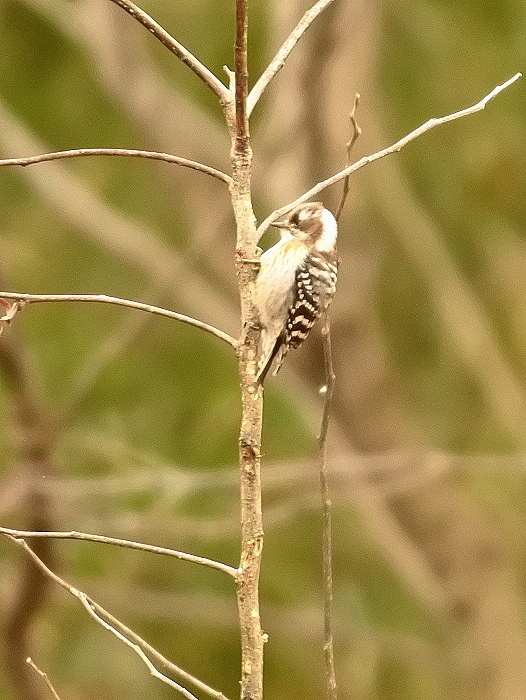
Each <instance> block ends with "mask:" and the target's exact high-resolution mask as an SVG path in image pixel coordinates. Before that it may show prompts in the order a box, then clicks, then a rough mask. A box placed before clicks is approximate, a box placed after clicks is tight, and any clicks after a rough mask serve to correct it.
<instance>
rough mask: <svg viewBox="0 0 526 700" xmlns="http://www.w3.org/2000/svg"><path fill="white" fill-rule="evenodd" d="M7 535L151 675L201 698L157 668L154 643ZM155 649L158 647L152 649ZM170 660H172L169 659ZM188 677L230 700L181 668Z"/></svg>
mask: <svg viewBox="0 0 526 700" xmlns="http://www.w3.org/2000/svg"><path fill="white" fill-rule="evenodd" d="M5 537H7V538H8V539H10V540H11V541H12V542H14V543H15V544H17V545H18V546H19V547H21V548H22V549H24V550H25V551H26V552H27V554H28V555H29V556H30V557H31V559H32V560H33V562H34V563H35V564H36V565H37V566H38V567H39V569H41V570H42V572H43V573H44V574H45V575H46V576H48V577H49V578H50V579H52V580H53V581H54V582H55V583H57V584H58V585H59V586H61V587H62V588H63V589H64V590H66V591H68V593H71V595H73V596H75V598H77V600H79V601H80V603H81V604H82V606H83V607H84V609H85V610H86V612H87V613H88V614H89V615H90V616H91V617H92V618H93V619H94V620H95V621H96V622H97V623H98V624H100V625H101V626H102V627H104V628H105V629H107V630H108V631H110V632H111V633H112V634H114V635H115V636H116V637H117V638H118V639H120V640H121V641H122V642H124V644H126V645H127V646H129V647H130V648H131V649H133V651H134V652H135V653H136V654H137V655H138V656H139V657H140V658H141V660H142V661H143V662H144V663H145V664H146V666H147V667H148V670H149V671H150V673H151V674H152V676H155V677H156V678H158V679H159V680H161V681H162V682H163V683H166V684H167V685H169V686H171V687H172V688H175V690H178V691H179V692H180V693H181V694H182V695H184V697H185V698H187V700H198V699H197V698H196V696H195V695H193V693H191V692H190V691H189V690H187V689H186V688H184V687H183V686H181V685H180V684H179V683H176V682H175V681H174V680H172V679H171V678H169V677H168V676H165V675H164V674H163V673H161V672H160V671H158V670H157V668H156V667H155V666H154V665H153V663H152V662H151V660H150V659H149V658H148V656H147V655H146V653H145V652H148V653H150V654H152V647H150V645H149V644H147V642H145V641H144V640H143V639H142V638H141V637H139V636H138V635H137V634H135V633H132V634H129V632H131V630H128V628H127V627H126V626H125V625H123V624H122V623H121V622H120V621H119V620H117V618H115V617H113V615H111V614H110V613H109V612H108V611H107V610H105V609H104V608H103V607H102V606H101V605H99V604H98V603H96V602H95V601H94V600H93V599H92V598H90V597H89V596H87V595H86V594H85V593H83V592H82V591H79V590H78V589H77V588H75V587H74V586H72V585H71V584H69V583H68V582H67V581H65V580H64V579H63V578H61V577H60V576H58V574H56V573H55V572H54V571H52V570H51V569H50V568H49V567H47V566H46V565H45V564H44V562H43V561H42V560H41V559H40V558H39V557H38V556H37V555H36V554H35V552H34V551H33V550H32V549H31V547H30V546H29V545H28V544H27V542H26V541H25V540H23V539H19V538H17V537H12V536H11V535H8V534H6V535H5ZM153 651H155V650H153ZM152 655H153V656H154V657H155V658H157V659H158V660H160V661H161V659H163V657H162V656H161V655H160V654H159V653H158V652H156V653H155V654H152ZM165 661H166V660H163V661H162V663H165ZM169 663H170V662H169ZM170 667H171V669H172V670H174V671H175V672H176V673H177V672H179V671H180V669H178V667H177V666H175V665H174V664H171V663H170ZM183 674H184V676H185V677H186V680H189V681H190V682H192V683H194V684H195V685H196V686H198V687H200V688H201V690H204V691H205V692H207V693H208V694H209V695H211V696H212V697H214V698H216V700H227V698H226V697H225V696H224V695H223V694H222V693H219V692H218V691H216V690H214V689H213V688H209V686H207V685H206V684H205V683H202V682H201V681H199V680H198V679H197V678H194V677H193V676H191V675H190V674H188V673H186V672H184V671H183V672H182V674H181V675H183Z"/></svg>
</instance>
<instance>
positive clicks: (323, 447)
mask: <svg viewBox="0 0 526 700" xmlns="http://www.w3.org/2000/svg"><path fill="white" fill-rule="evenodd" d="M321 333H322V338H323V355H324V361H325V381H326V384H325V387H324V390H325V401H324V405H323V416H322V420H321V428H320V434H319V436H318V448H319V468H320V487H321V498H322V510H323V529H322V549H323V605H324V612H323V630H324V632H323V653H324V659H325V687H326V692H327V700H337V697H338V688H337V685H336V673H335V670H334V635H333V618H332V601H333V592H332V514H331V507H332V503H331V498H330V493H329V478H328V473H327V433H328V430H329V418H330V411H331V403H332V396H333V393H334V382H335V379H336V377H335V376H334V369H333V363H332V349H331V324H330V320H329V315H328V314H326V316H325V322H324V324H323V328H322V331H321Z"/></svg>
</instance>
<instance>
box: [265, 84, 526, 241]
mask: <svg viewBox="0 0 526 700" xmlns="http://www.w3.org/2000/svg"><path fill="white" fill-rule="evenodd" d="M520 77H522V73H516V74H515V75H514V76H513V77H512V78H510V79H509V80H506V82H505V83H503V84H502V85H497V87H496V88H494V89H493V90H492V91H491V92H490V93H489V94H488V95H486V97H484V98H483V99H482V100H480V102H477V104H475V105H473V106H472V107H467V108H466V109H462V110H461V111H460V112H454V113H453V114H448V115H447V116H445V117H439V118H434V119H428V121H427V122H425V123H424V124H422V125H421V126H419V127H418V128H417V129H415V130H414V131H411V133H409V134H407V135H406V136H404V138H402V139H400V140H399V141H397V142H396V143H394V144H393V145H392V146H388V147H387V148H384V149H383V150H381V151H377V152H376V153H373V154H372V155H370V156H365V157H364V158H360V160H358V161H356V163H353V164H352V165H349V166H348V167H347V168H344V169H343V170H341V171H340V172H339V173H336V175H333V176H332V177H329V178H327V180H323V181H322V182H318V184H317V185H314V187H311V189H310V190H308V191H307V192H305V193H304V194H302V195H301V197H298V198H297V199H296V200H294V202H290V204H286V205H285V206H283V207H280V208H279V209H276V210H275V211H273V212H272V214H270V215H269V216H267V218H266V219H265V220H264V221H263V223H262V224H260V226H259V228H258V235H259V237H261V236H262V235H263V234H264V233H265V231H266V230H267V229H268V228H269V226H270V225H271V224H272V223H273V222H274V221H276V220H277V219H279V218H280V217H281V216H284V215H285V214H287V213H288V212H289V211H291V210H292V209H294V207H296V206H298V204H302V203H303V202H307V201H308V200H309V199H311V197H314V196H315V195H317V194H319V193H320V192H322V191H323V190H324V189H326V188H327V187H330V186H331V185H334V184H335V183H337V182H340V180H343V179H344V178H345V177H347V176H348V175H350V174H351V173H354V172H355V171H356V170H359V169H360V168H363V167H364V165H368V164H369V163H372V162H374V161H375V160H379V159H380V158H384V156H388V155H390V154H391V153H396V152H397V151H400V150H401V149H402V148H403V147H404V146H405V145H406V144H408V143H409V142H410V141H413V140H414V139H416V138H418V136H421V135H422V134H425V132H426V131H429V130H430V129H433V128H434V127H435V126H439V125H440V124H445V123H446V122H451V121H453V120H455V119H460V118H461V117H466V116H468V115H469V114H475V113H476V112H480V111H481V110H483V109H484V108H485V106H486V105H487V103H488V102H489V101H490V100H492V99H493V98H494V97H496V96H497V95H498V94H499V93H501V92H502V91H503V90H505V89H506V88H507V87H509V86H510V85H511V84H512V83H514V82H515V81H516V80H518V79H519V78H520Z"/></svg>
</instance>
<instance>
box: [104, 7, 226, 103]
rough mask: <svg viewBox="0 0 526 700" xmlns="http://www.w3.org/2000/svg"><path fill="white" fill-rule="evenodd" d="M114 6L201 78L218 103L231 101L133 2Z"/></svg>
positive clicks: (205, 70)
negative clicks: (141, 26)
mask: <svg viewBox="0 0 526 700" xmlns="http://www.w3.org/2000/svg"><path fill="white" fill-rule="evenodd" d="M112 2H114V3H115V4H116V5H118V6H119V7H122V9H123V10H124V11H125V12H127V13H128V14H129V15H131V16H132V17H133V18H134V19H136V20H137V21H138V22H140V23H141V24H142V25H143V27H146V29H147V30H148V31H149V32H151V33H152V34H153V35H154V37H155V38H156V39H159V41H160V42H161V43H162V44H163V45H164V46H166V48H167V49H169V50H170V51H171V52H172V53H174V54H175V55H176V56H177V58H180V59H181V61H182V62H183V63H184V64H186V65H187V66H188V67H189V68H190V69H191V70H193V72H194V73H195V74H196V75H197V76H198V77H199V78H201V80H202V81H203V82H204V83H206V85H208V87H209V88H210V89H211V90H213V91H214V92H215V94H216V95H217V96H218V98H219V102H220V103H221V104H222V105H223V106H225V105H227V104H228V103H229V102H231V101H232V95H231V93H230V90H228V88H226V87H225V86H224V85H223V83H222V82H221V81H220V80H219V79H218V78H216V76H215V75H214V74H213V73H212V72H211V71H210V70H208V68H207V67H206V66H204V65H203V64H202V63H201V62H200V61H199V60H198V59H197V58H196V57H195V56H194V55H193V54H191V53H190V51H188V49H186V48H185V47H184V46H183V45H182V44H180V43H179V42H178V41H177V40H176V39H174V38H173V36H171V34H169V33H168V32H167V31H166V30H165V29H163V27H161V25H160V24H159V23H158V22H156V21H155V20H154V19H152V18H151V17H150V15H149V14H147V13H146V12H144V10H141V8H140V7H137V5H134V4H133V2H130V1H129V0H112Z"/></svg>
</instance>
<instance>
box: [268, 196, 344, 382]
mask: <svg viewBox="0 0 526 700" xmlns="http://www.w3.org/2000/svg"><path fill="white" fill-rule="evenodd" d="M272 225H273V226H275V227H277V228H280V229H281V230H282V234H281V240H280V241H278V243H276V245H274V246H272V248H269V249H268V250H267V251H266V252H265V253H263V255H262V256H261V267H260V270H259V273H258V276H257V277H256V281H255V286H254V303H255V306H256V309H257V311H258V315H259V322H260V329H261V333H260V342H259V346H258V352H257V367H256V374H257V378H258V381H259V383H260V384H262V383H263V381H264V379H265V377H266V375H267V373H268V371H269V369H270V368H271V366H272V364H274V370H273V374H274V375H276V374H277V372H278V371H279V368H280V367H281V365H282V363H283V360H284V359H285V356H286V355H287V352H288V351H289V349H290V348H298V347H299V346H300V345H301V344H302V343H303V341H304V340H305V339H306V338H307V336H308V334H309V331H310V329H311V328H312V326H313V325H314V323H315V322H316V320H317V319H318V318H319V317H320V316H321V315H322V314H323V313H325V311H327V309H328V307H329V305H330V303H331V301H332V298H333V296H334V292H335V289H336V280H337V274H338V262H339V261H338V255H337V253H336V238H337V235H338V225H337V223H336V219H335V218H334V216H333V215H332V213H331V212H330V211H329V210H328V209H326V208H325V207H324V206H323V204H322V203H321V202H307V203H306V204H301V205H299V206H297V207H296V208H295V209H293V210H292V212H291V213H290V215H289V217H288V219H287V220H286V221H278V222H274V223H273V224H272Z"/></svg>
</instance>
